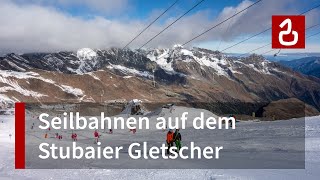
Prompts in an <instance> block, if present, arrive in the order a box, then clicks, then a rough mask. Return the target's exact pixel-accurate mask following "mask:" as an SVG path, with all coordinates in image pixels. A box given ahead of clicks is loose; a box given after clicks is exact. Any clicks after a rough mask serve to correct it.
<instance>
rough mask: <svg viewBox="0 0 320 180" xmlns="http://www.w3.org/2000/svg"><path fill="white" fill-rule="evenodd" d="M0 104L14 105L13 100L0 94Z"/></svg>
mask: <svg viewBox="0 0 320 180" xmlns="http://www.w3.org/2000/svg"><path fill="white" fill-rule="evenodd" d="M0 103H1V104H3V103H4V104H11V103H14V100H12V99H10V98H9V97H8V96H6V95H4V94H0Z"/></svg>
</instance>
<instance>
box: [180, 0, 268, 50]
mask: <svg viewBox="0 0 320 180" xmlns="http://www.w3.org/2000/svg"><path fill="white" fill-rule="evenodd" d="M261 1H263V0H258V1H256V2H255V3H253V4H251V5H250V6H248V7H246V8H244V9H242V10H241V11H239V12H237V13H236V14H234V15H233V16H230V17H229V18H227V19H225V20H223V21H221V22H220V23H218V24H216V25H215V26H213V27H211V28H209V29H208V30H206V31H204V32H203V33H201V34H199V35H197V36H195V37H194V38H192V39H190V40H189V41H187V42H185V43H183V44H182V46H184V45H186V44H188V43H190V42H191V41H193V40H195V39H197V38H199V37H200V36H202V35H204V34H206V33H207V32H209V31H211V30H212V29H214V28H216V27H218V26H220V25H221V24H223V23H225V22H226V21H229V20H230V19H232V18H234V17H235V16H237V15H239V14H240V13H242V12H244V11H246V10H247V9H249V8H251V7H252V6H254V5H256V4H257V3H259V2H261Z"/></svg>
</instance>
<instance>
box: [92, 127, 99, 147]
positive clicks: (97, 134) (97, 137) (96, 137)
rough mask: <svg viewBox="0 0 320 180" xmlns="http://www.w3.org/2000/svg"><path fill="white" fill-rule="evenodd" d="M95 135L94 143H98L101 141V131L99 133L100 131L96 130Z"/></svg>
mask: <svg viewBox="0 0 320 180" xmlns="http://www.w3.org/2000/svg"><path fill="white" fill-rule="evenodd" d="M93 135H94V138H95V141H94V143H95V144H97V143H98V142H99V133H98V131H97V130H95V131H94V133H93Z"/></svg>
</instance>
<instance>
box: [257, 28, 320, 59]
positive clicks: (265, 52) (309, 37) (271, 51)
mask: <svg viewBox="0 0 320 180" xmlns="http://www.w3.org/2000/svg"><path fill="white" fill-rule="evenodd" d="M318 34H320V32H317V33H315V34H312V35H310V36H308V37H306V39H309V38H311V37H313V36H316V35H318ZM275 50H277V49H271V50H270V51H267V52H264V53H262V54H261V55H265V54H267V53H269V52H272V51H275Z"/></svg>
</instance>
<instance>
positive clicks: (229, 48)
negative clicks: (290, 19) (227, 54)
mask: <svg viewBox="0 0 320 180" xmlns="http://www.w3.org/2000/svg"><path fill="white" fill-rule="evenodd" d="M318 7H320V4H319V5H317V6H314V7H313V8H311V9H309V10H307V11H305V12H303V13H301V14H299V16H300V15H303V14H306V13H308V12H310V11H312V10H314V9H316V8H318ZM269 30H271V27H270V28H268V29H265V30H263V31H261V32H259V33H257V34H255V35H252V36H250V37H248V38H246V39H244V40H242V41H240V42H238V43H236V44H234V45H232V46H229V47H227V48H225V49H223V50H222V51H221V52H224V51H226V50H228V49H230V48H233V47H235V46H237V45H239V44H242V43H243V42H245V41H248V40H250V39H252V38H254V37H256V36H259V35H260V34H263V33H265V32H267V31H269Z"/></svg>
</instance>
